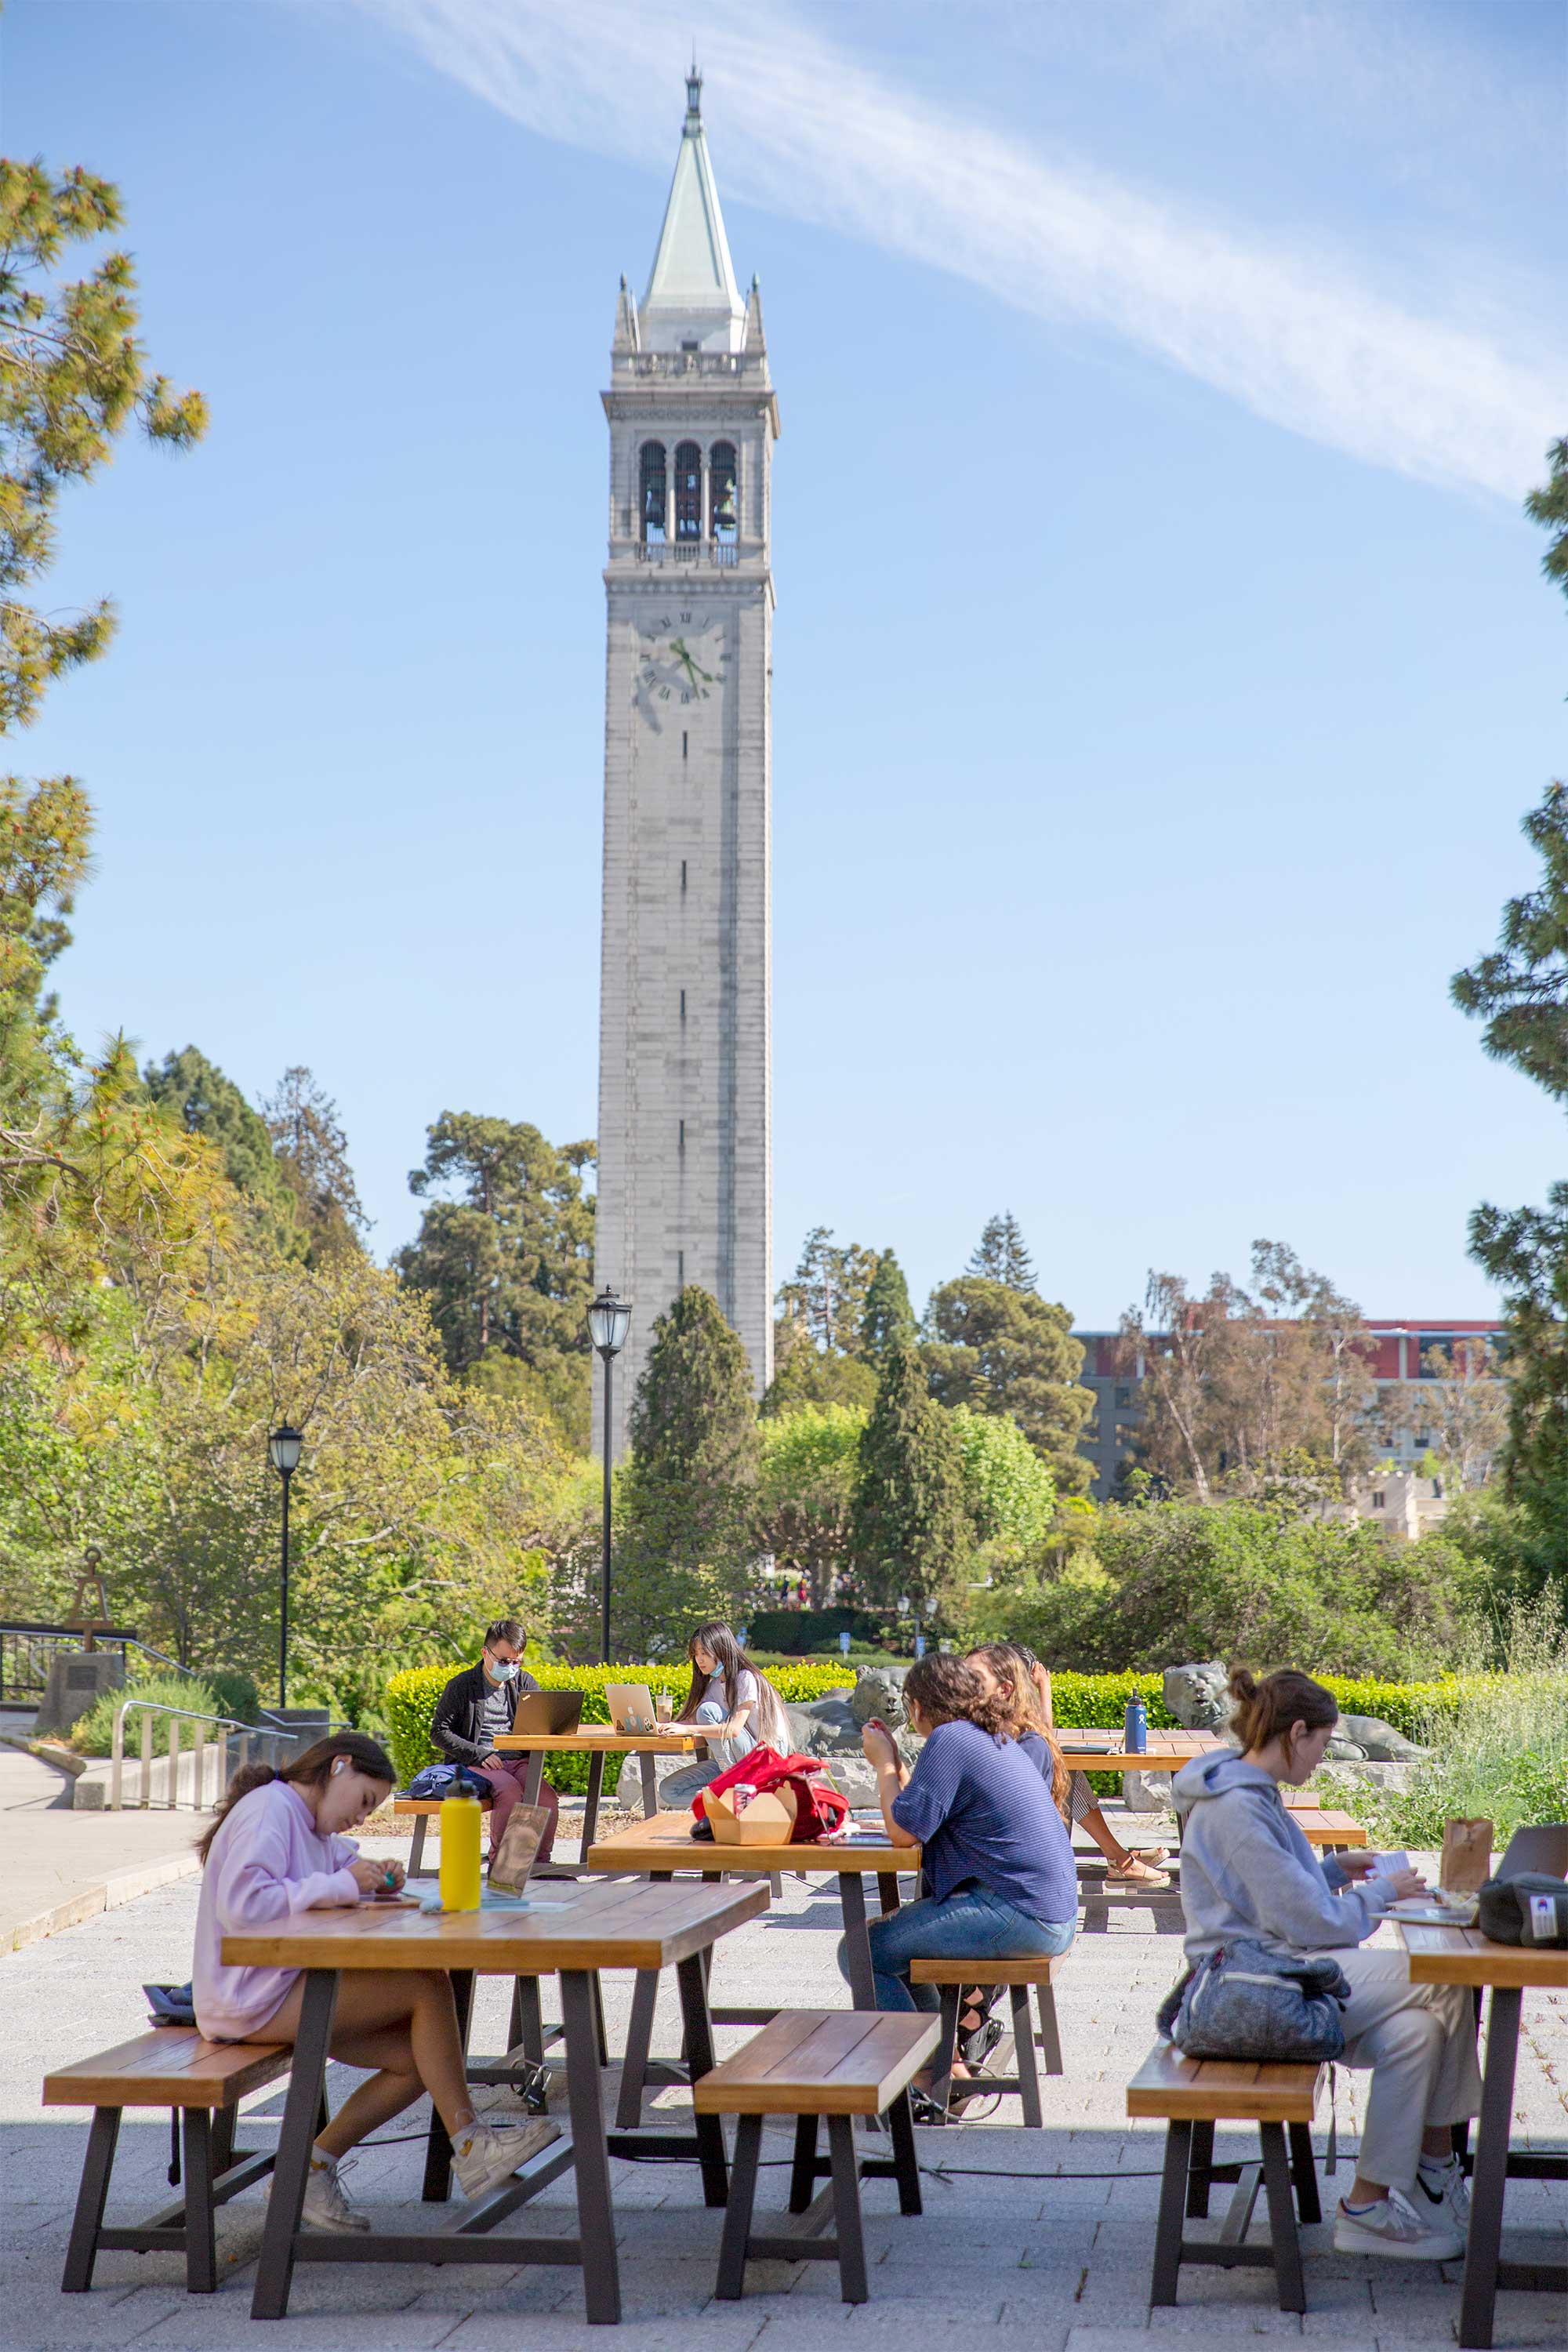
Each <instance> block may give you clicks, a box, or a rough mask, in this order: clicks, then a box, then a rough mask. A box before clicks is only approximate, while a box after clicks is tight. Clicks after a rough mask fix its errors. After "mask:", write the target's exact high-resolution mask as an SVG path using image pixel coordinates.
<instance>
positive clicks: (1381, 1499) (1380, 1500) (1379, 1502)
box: [1372, 1486, 1388, 1511]
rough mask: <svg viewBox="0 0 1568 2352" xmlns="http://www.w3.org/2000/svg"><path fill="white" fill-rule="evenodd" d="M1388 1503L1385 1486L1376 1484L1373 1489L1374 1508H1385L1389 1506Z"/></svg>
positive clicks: (1379, 1509)
mask: <svg viewBox="0 0 1568 2352" xmlns="http://www.w3.org/2000/svg"><path fill="white" fill-rule="evenodd" d="M1387 1504H1388V1496H1386V1495H1385V1494H1384V1490H1383V1488H1382V1487H1381V1486H1374V1487H1373V1490H1372V1507H1373V1510H1374V1511H1381V1510H1384V1509H1385V1508H1386V1507H1387Z"/></svg>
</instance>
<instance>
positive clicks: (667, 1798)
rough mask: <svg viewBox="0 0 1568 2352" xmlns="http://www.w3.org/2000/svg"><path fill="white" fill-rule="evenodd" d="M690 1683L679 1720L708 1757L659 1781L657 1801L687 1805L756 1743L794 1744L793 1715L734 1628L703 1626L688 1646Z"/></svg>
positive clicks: (785, 1747)
mask: <svg viewBox="0 0 1568 2352" xmlns="http://www.w3.org/2000/svg"><path fill="white" fill-rule="evenodd" d="M686 1654H687V1656H688V1657H689V1660H690V1662H691V1687H690V1689H689V1691H688V1692H687V1694H686V1697H685V1700H684V1702H683V1703H682V1706H681V1709H680V1713H679V1715H678V1716H677V1717H676V1718H675V1719H676V1721H677V1723H679V1724H680V1725H682V1726H683V1727H687V1728H689V1729H691V1730H695V1731H700V1732H701V1734H702V1738H703V1743H704V1745H705V1747H706V1748H707V1750H708V1754H707V1758H706V1760H700V1761H698V1762H697V1763H695V1764H684V1765H682V1766H681V1767H680V1769H679V1771H675V1772H672V1773H670V1774H669V1775H668V1778H667V1779H665V1780H662V1781H661V1782H660V1783H659V1791H658V1793H659V1801H660V1803H661V1804H664V1805H666V1806H668V1807H671V1808H675V1807H679V1806H681V1805H689V1803H690V1802H691V1800H692V1798H693V1797H694V1796H696V1794H697V1792H698V1790H700V1789H705V1788H706V1787H707V1786H708V1783H709V1781H710V1780H717V1779H718V1777H719V1775H720V1773H721V1772H727V1771H728V1770H729V1769H730V1767H731V1764H738V1763H739V1762H740V1760H741V1759H742V1756H745V1755H749V1754H750V1752H751V1750H752V1748H777V1749H778V1750H779V1752H780V1753H781V1754H782V1755H787V1754H788V1753H789V1750H790V1748H791V1746H792V1744H793V1743H792V1741H791V1738H790V1728H789V1714H788V1710H787V1709H786V1708H785V1706H784V1701H783V1699H782V1698H780V1696H779V1695H778V1693H777V1691H776V1690H774V1688H773V1685H772V1683H771V1682H769V1680H768V1678H767V1676H766V1675H764V1674H763V1670H762V1668H761V1666H759V1665H758V1664H757V1662H756V1660H755V1659H754V1658H752V1657H748V1656H747V1654H746V1652H745V1650H744V1649H743V1648H742V1644H741V1643H740V1641H739V1639H738V1637H737V1636H736V1634H735V1632H734V1630H733V1628H732V1627H731V1626H729V1625H726V1624H725V1623H723V1622H722V1621H721V1619H718V1618H714V1619H713V1620H711V1621H710V1622H709V1623H708V1624H706V1625H699V1627H698V1628H697V1631H696V1632H695V1633H693V1635H692V1636H691V1639H690V1641H689V1643H687V1645H686Z"/></svg>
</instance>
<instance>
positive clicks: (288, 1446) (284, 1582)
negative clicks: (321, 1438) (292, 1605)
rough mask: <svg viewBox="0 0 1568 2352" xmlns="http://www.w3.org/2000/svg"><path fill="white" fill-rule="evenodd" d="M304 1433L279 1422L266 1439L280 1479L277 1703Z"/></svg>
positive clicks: (282, 1699)
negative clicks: (293, 1495)
mask: <svg viewBox="0 0 1568 2352" xmlns="http://www.w3.org/2000/svg"><path fill="white" fill-rule="evenodd" d="M304 1444H305V1440H304V1436H303V1433H301V1432H300V1430H298V1429H295V1428H294V1427H292V1425H291V1424H290V1423H288V1422H286V1421H285V1422H280V1423H279V1425H278V1427H277V1428H276V1429H275V1430H273V1431H272V1432H271V1433H270V1435H269V1436H268V1440H267V1453H268V1460H269V1461H270V1462H271V1464H272V1467H273V1468H274V1470H276V1471H277V1473H278V1475H279V1478H281V1479H282V1481H283V1559H282V1574H281V1578H280V1581H279V1611H278V1704H279V1706H288V1704H289V1480H290V1479H291V1478H292V1477H293V1475H294V1473H295V1471H296V1470H297V1469H298V1468H299V1466H300V1454H301V1452H302V1451H303V1448H304Z"/></svg>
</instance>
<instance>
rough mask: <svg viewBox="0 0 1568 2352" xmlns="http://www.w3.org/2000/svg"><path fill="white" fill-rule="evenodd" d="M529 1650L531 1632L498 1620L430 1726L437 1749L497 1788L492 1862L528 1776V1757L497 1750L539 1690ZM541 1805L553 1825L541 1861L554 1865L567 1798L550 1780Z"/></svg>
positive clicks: (542, 1846)
mask: <svg viewBox="0 0 1568 2352" xmlns="http://www.w3.org/2000/svg"><path fill="white" fill-rule="evenodd" d="M527 1647H528V1631H527V1628H526V1627H525V1626H523V1625H521V1624H520V1623H519V1622H518V1620H517V1619H516V1618H515V1617H498V1618H497V1619H496V1621H495V1622H494V1624H493V1625H490V1626H488V1627H487V1628H486V1631H485V1640H484V1647H483V1648H482V1649H481V1650H480V1652H479V1664H478V1665H477V1666H465V1667H464V1668H463V1671H462V1673H461V1674H458V1675H453V1676H452V1679H451V1681H450V1682H449V1683H448V1684H447V1687H446V1689H445V1690H444V1691H443V1692H442V1693H441V1696H440V1697H439V1698H438V1699H437V1702H436V1713H435V1716H434V1717H433V1718H432V1721H431V1725H430V1743H431V1746H432V1747H433V1748H436V1749H437V1752H438V1753H439V1754H440V1755H442V1756H444V1757H445V1758H446V1759H447V1762H448V1763H451V1764H467V1765H469V1766H471V1768H472V1769H473V1770H475V1771H476V1772H478V1773H479V1774H480V1775H481V1777H482V1778H483V1779H485V1780H488V1781H489V1784H490V1787H491V1788H492V1789H493V1790H495V1796H494V1798H493V1800H492V1801H491V1804H490V1809H489V1822H490V1858H491V1860H492V1861H493V1860H494V1858H495V1856H496V1854H497V1853H498V1852H499V1850H500V1842H501V1832H503V1830H504V1829H505V1828H506V1825H507V1822H508V1821H509V1820H510V1817H511V1809H512V1807H513V1806H514V1805H515V1804H516V1802H517V1801H518V1799H519V1798H520V1797H521V1794H522V1786H523V1781H524V1780H525V1779H526V1777H527V1772H528V1758H527V1756H526V1755H521V1754H513V1755H510V1756H500V1755H498V1754H497V1752H496V1741H497V1740H498V1739H500V1738H502V1737H503V1736H504V1735H505V1734H506V1733H508V1732H510V1729H511V1727H512V1725H513V1724H514V1723H515V1722H516V1720H517V1702H518V1697H519V1695H520V1694H521V1692H523V1691H525V1690H537V1689H538V1688H539V1685H538V1684H537V1683H536V1682H535V1681H534V1679H533V1676H532V1675H530V1674H525V1673H524V1672H523V1669H522V1654H523V1652H524V1651H525V1650H526V1649H527ZM539 1801H540V1803H541V1804H542V1805H544V1806H547V1807H548V1808H549V1811H550V1822H549V1826H548V1828H547V1829H546V1830H545V1832H544V1835H543V1836H542V1838H541V1840H540V1842H539V1859H540V1861H541V1862H548V1861H549V1859H550V1852H551V1848H552V1846H553V1845H554V1843H555V1824H556V1819H557V1816H558V1814H559V1812H560V1810H561V1800H560V1798H559V1797H558V1796H557V1795H556V1793H555V1791H554V1790H553V1789H552V1787H551V1785H550V1783H549V1781H548V1780H542V1781H541V1782H540V1784H539Z"/></svg>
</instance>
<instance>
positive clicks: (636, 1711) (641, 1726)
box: [520, 1683, 658, 1731]
mask: <svg viewBox="0 0 1568 2352" xmlns="http://www.w3.org/2000/svg"><path fill="white" fill-rule="evenodd" d="M605 1706H607V1707H608V1709H609V1711H610V1721H611V1722H612V1723H613V1724H614V1725H615V1727H616V1730H617V1731H657V1730H658V1722H657V1720H656V1719H655V1716H654V1706H653V1693H652V1692H651V1691H650V1690H649V1688H648V1686H647V1683H606V1684H605ZM520 1712H521V1710H520Z"/></svg>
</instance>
